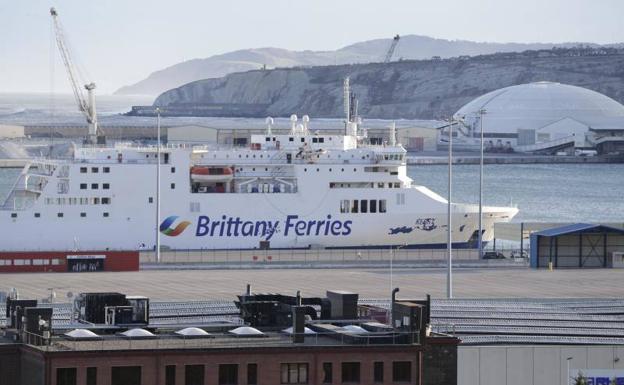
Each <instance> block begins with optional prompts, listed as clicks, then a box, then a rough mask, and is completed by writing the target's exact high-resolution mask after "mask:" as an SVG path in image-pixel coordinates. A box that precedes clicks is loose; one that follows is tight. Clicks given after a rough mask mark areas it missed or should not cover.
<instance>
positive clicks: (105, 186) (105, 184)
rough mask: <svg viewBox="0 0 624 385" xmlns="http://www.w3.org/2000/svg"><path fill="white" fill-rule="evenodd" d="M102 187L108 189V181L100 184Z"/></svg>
mask: <svg viewBox="0 0 624 385" xmlns="http://www.w3.org/2000/svg"><path fill="white" fill-rule="evenodd" d="M102 188H103V189H104V190H108V189H109V188H110V183H103V184H102Z"/></svg>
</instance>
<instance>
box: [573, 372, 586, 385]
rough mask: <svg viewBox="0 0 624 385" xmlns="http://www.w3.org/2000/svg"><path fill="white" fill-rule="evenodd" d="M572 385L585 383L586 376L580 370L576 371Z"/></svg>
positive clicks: (584, 384) (583, 384)
mask: <svg viewBox="0 0 624 385" xmlns="http://www.w3.org/2000/svg"><path fill="white" fill-rule="evenodd" d="M574 385H587V377H585V376H584V375H583V373H582V372H578V374H577V375H576V377H574Z"/></svg>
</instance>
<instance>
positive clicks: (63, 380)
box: [56, 368, 77, 385]
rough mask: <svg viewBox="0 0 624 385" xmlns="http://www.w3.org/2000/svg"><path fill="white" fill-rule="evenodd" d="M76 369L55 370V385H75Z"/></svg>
mask: <svg viewBox="0 0 624 385" xmlns="http://www.w3.org/2000/svg"><path fill="white" fill-rule="evenodd" d="M76 372H77V370H76V368H57V369H56V385H76Z"/></svg>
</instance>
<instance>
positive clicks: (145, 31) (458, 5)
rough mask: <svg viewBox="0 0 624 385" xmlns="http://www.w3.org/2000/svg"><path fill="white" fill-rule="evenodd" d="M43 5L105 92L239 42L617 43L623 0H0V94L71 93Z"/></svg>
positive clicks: (323, 45)
mask: <svg viewBox="0 0 624 385" xmlns="http://www.w3.org/2000/svg"><path fill="white" fill-rule="evenodd" d="M50 6H54V7H56V9H57V11H58V13H59V17H60V20H61V22H62V24H63V26H64V29H65V33H66V38H67V40H69V44H70V47H71V48H72V54H73V58H74V60H75V61H76V62H77V63H79V64H80V66H79V67H81V68H83V69H84V70H85V74H86V75H87V76H86V77H87V79H88V80H90V81H95V82H96V83H97V85H98V93H103V94H107V93H112V92H114V91H115V90H116V89H118V88H119V87H121V86H123V85H128V84H132V83H135V82H137V81H139V80H142V79H144V78H145V77H147V76H148V75H149V74H150V73H151V72H153V71H156V70H159V69H162V68H165V67H167V66H170V65H173V64H175V63H178V62H181V61H184V60H189V59H194V58H204V57H208V56H211V55H215V54H221V53H225V52H229V51H233V50H237V49H245V48H259V47H279V48H286V49H292V50H333V49H337V48H340V47H343V46H346V45H349V44H352V43H355V42H358V41H363V40H369V39H376V38H390V37H392V36H394V35H395V34H397V33H398V34H400V35H409V34H417V35H426V36H431V37H436V38H445V39H461V40H473V41H488V42H545V43H560V42H571V41H572V42H579V41H582V42H595V43H615V42H624V23H622V20H621V16H622V15H623V14H624V1H623V0H522V1H520V0H429V1H421V0H385V1H380V0H262V1H258V0H227V1H224V0H194V1H191V0H175V1H171V0H168V1H167V0H97V1H92V0H89V1H85V0H56V1H50V0H0V93H5V92H50V90H51V89H52V90H53V91H54V92H58V93H65V92H70V88H69V83H68V81H67V77H66V73H65V69H64V67H63V64H62V62H61V61H60V56H59V54H58V52H57V48H56V46H55V45H54V41H53V34H52V27H51V17H50V15H49V8H50ZM51 49H52V52H53V56H51V54H50V52H51ZM51 57H52V58H53V60H51Z"/></svg>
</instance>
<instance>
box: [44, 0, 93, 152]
mask: <svg viewBox="0 0 624 385" xmlns="http://www.w3.org/2000/svg"><path fill="white" fill-rule="evenodd" d="M50 15H51V16H52V22H53V24H54V33H55V38H56V44H57V46H58V49H59V52H60V53H61V58H62V59H63V63H64V64H65V69H66V70H67V77H68V78H69V83H70V84H71V87H72V91H73V92H74V97H75V98H76V104H78V109H79V110H80V112H82V113H83V114H84V116H85V117H86V118H87V125H88V132H87V138H86V140H85V143H87V144H96V143H97V137H98V132H99V129H98V121H97V113H96V109H95V83H93V82H90V83H87V84H85V85H84V86H83V87H84V89H85V90H87V96H86V97H85V94H84V91H83V90H82V88H81V87H80V84H79V78H78V74H77V71H76V68H75V67H74V63H73V61H72V58H71V55H70V52H69V47H68V46H67V42H66V41H65V33H64V31H63V26H62V25H61V23H60V21H59V19H58V12H57V11H56V9H55V8H54V7H52V8H50Z"/></svg>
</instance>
